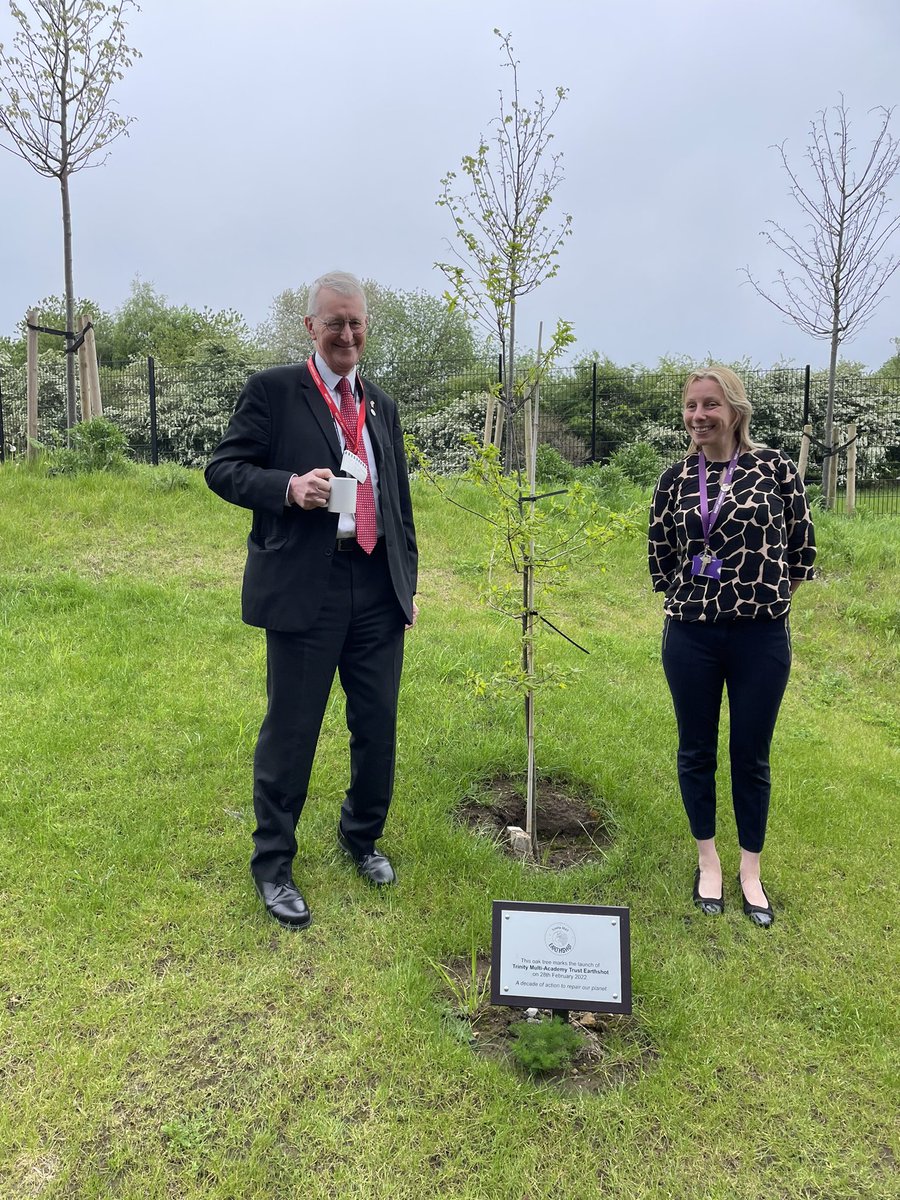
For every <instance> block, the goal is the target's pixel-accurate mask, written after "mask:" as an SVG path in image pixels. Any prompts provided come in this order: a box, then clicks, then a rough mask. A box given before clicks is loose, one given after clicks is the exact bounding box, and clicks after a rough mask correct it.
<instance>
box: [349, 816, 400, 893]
mask: <svg viewBox="0 0 900 1200" xmlns="http://www.w3.org/2000/svg"><path fill="white" fill-rule="evenodd" d="M338 845H339V846H340V848H341V849H342V850H343V852H344V853H345V854H348V855H349V856H350V858H352V859H353V861H354V863H356V872H357V874H358V875H361V876H362V878H363V879H365V880H367V881H368V882H369V883H374V884H375V886H376V887H384V886H385V884H388V883H396V882H397V873H396V871H395V870H394V868H393V867H392V866H391V862H390V859H389V858H388V857H387V856H386V855H384V854H380V853H379V852H378V851H377V850H373V851H372V853H371V854H356V853H355V852H354V850H353V848H352V847H351V845H350V843H349V842H348V841H347V839H346V838H345V837H344V831H343V830H342V829H341V827H340V825H339V826H338Z"/></svg>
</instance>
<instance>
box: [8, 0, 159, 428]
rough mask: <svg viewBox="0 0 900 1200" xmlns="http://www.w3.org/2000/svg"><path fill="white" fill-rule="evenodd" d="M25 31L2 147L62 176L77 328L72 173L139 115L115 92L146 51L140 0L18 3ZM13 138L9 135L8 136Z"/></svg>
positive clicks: (17, 50)
mask: <svg viewBox="0 0 900 1200" xmlns="http://www.w3.org/2000/svg"><path fill="white" fill-rule="evenodd" d="M9 8H10V12H11V13H12V15H13V17H14V18H15V20H16V22H17V23H18V26H19V29H18V31H17V32H16V33H15V34H14V36H13V48H12V50H7V49H6V47H5V46H3V45H2V44H0V145H2V146H3V147H4V149H6V150H9V151H11V153H13V154H15V155H17V156H18V157H19V158H22V159H24V160H25V162H27V163H28V164H29V166H31V167H33V168H34V170H35V171H37V172H38V174H40V175H46V176H47V177H48V178H49V179H58V180H59V188H60V196H61V200H62V224H63V260H64V265H65V298H66V329H67V330H69V331H71V330H73V329H74V327H75V325H74V321H75V311H74V307H75V287H74V283H73V271H72V210H71V206H70V203H69V177H70V176H71V175H74V173H75V172H76V171H80V170H81V169H82V168H83V167H87V166H100V165H102V163H103V162H105V161H106V155H104V156H103V158H101V159H100V160H99V161H96V162H91V160H92V159H93V158H95V156H96V155H97V154H98V153H99V152H100V151H101V150H103V149H104V148H105V147H107V146H109V144H110V143H111V142H113V141H115V139H116V138H117V137H119V135H120V134H123V133H124V134H127V132H128V126H129V125H130V124H131V122H132V120H133V118H132V117H123V116H121V115H120V114H119V113H118V112H117V111H116V109H115V102H114V100H113V99H112V96H111V92H112V88H113V84H114V83H116V82H117V81H118V80H120V79H121V78H122V76H123V73H124V71H125V69H126V68H127V67H130V66H131V64H132V62H133V61H134V59H135V58H136V57H139V54H138V51H137V50H135V49H133V48H132V47H130V46H128V45H127V44H126V42H125V14H126V12H127V11H128V9H132V8H133V9H135V10H137V8H138V6H137V4H136V3H135V2H134V0H115V2H114V3H111V4H105V3H103V0H28V9H29V10H30V14H29V12H28V11H26V9H25V8H24V7H20V6H19V5H18V4H16V3H15V2H14V0H10V5H9ZM3 135H5V140H3ZM66 357H67V364H66V421H67V424H68V425H69V427H70V428H71V426H72V425H74V424H75V363H74V355H73V354H68V355H67V356H66Z"/></svg>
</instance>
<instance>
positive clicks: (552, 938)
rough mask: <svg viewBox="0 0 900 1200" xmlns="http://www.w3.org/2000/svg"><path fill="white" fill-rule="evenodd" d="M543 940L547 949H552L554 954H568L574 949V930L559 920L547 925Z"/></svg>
mask: <svg viewBox="0 0 900 1200" xmlns="http://www.w3.org/2000/svg"><path fill="white" fill-rule="evenodd" d="M544 941H545V942H546V943H547V949H548V950H552V951H553V953H554V954H569V953H570V952H571V951H572V950H574V949H575V933H574V930H573V929H572V927H571V925H564V924H563V923H562V922H561V921H557V922H556V923H555V924H554V925H550V926H549V927H548V929H547V932H546V933H545V934H544Z"/></svg>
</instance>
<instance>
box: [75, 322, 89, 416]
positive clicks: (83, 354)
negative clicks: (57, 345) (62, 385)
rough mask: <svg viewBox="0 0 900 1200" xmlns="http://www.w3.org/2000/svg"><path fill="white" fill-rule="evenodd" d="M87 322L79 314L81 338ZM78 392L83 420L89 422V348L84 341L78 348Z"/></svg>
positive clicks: (78, 333)
mask: <svg viewBox="0 0 900 1200" xmlns="http://www.w3.org/2000/svg"><path fill="white" fill-rule="evenodd" d="M87 322H88V319H87V317H86V316H85V315H84V313H79V314H78V316H77V317H76V318H75V333H76V334H77V335H78V337H81V335H82V333H83V332H84V327H85V325H87ZM78 390H79V392H80V394H81V419H82V421H89V420H90V419H91V416H92V415H93V414H92V412H91V380H90V374H89V372H88V361H87V346H86V345H85V343H84V342H83V341H82V343H81V345H80V346H79V347H78Z"/></svg>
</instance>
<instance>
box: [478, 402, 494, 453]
mask: <svg viewBox="0 0 900 1200" xmlns="http://www.w3.org/2000/svg"><path fill="white" fill-rule="evenodd" d="M496 404H497V401H496V399H495V397H494V393H493V392H488V398H487V410H486V411H485V414H484V437H483V438H482V440H481V444H482V445H483V446H484V447H485V448H487V447H488V446H490V444H491V442H492V441H493V438H492V437H491V434H492V432H493V429H494V408H495V406H496Z"/></svg>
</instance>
